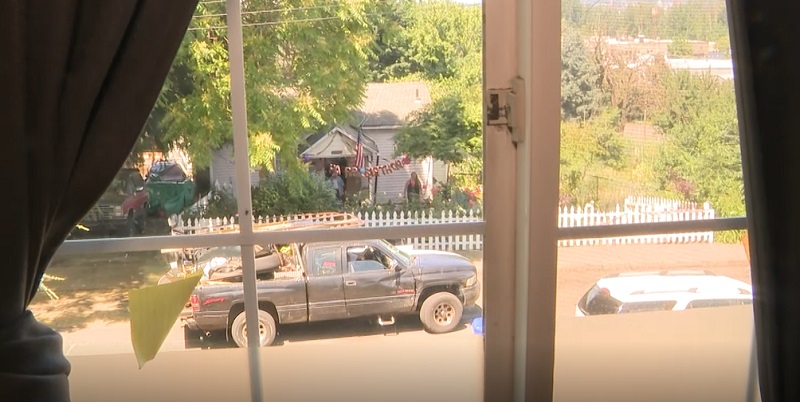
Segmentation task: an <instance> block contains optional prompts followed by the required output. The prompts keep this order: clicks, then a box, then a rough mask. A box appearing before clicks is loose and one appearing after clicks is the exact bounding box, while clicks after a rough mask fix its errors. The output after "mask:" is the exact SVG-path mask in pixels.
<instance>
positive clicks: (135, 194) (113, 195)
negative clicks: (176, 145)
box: [71, 168, 149, 237]
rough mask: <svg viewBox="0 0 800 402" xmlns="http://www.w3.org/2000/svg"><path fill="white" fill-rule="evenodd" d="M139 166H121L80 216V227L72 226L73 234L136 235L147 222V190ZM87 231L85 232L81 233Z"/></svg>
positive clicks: (94, 235)
mask: <svg viewBox="0 0 800 402" xmlns="http://www.w3.org/2000/svg"><path fill="white" fill-rule="evenodd" d="M144 186H145V183H144V179H143V178H142V175H141V174H140V173H139V170H137V169H134V168H123V169H121V170H120V171H119V172H118V173H117V175H116V176H115V177H114V180H113V181H112V182H111V185H110V186H109V187H108V189H107V190H106V191H105V192H104V193H103V195H102V197H101V198H100V200H99V201H98V202H97V203H96V204H95V205H94V207H92V209H91V210H90V211H89V213H87V214H86V216H85V217H84V218H83V219H82V220H81V222H80V224H81V226H83V227H84V228H85V229H84V230H73V233H71V235H72V236H74V237H86V236H93V237H98V236H109V235H123V236H138V235H140V234H142V233H143V232H144V230H145V225H146V222H147V208H148V203H149V197H148V193H147V191H146V190H145V188H144ZM84 232H87V233H84Z"/></svg>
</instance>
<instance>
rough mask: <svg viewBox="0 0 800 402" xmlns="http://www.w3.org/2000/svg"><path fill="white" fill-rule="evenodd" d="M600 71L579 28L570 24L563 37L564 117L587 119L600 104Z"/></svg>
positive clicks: (562, 107)
mask: <svg viewBox="0 0 800 402" xmlns="http://www.w3.org/2000/svg"><path fill="white" fill-rule="evenodd" d="M599 78H600V74H599V69H598V67H597V65H595V64H594V63H593V62H592V60H591V59H590V58H589V56H588V54H587V50H586V44H585V43H584V39H583V38H582V36H581V35H580V33H579V32H578V30H577V28H576V27H574V26H571V25H567V26H566V27H565V28H564V29H563V30H562V34H561V117H562V118H563V119H566V120H570V119H588V118H591V117H592V115H593V114H594V113H595V112H596V111H597V109H598V107H599V105H600V102H601V95H602V94H601V93H600V91H599V90H598V83H599Z"/></svg>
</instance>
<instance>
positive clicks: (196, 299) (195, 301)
mask: <svg viewBox="0 0 800 402" xmlns="http://www.w3.org/2000/svg"><path fill="white" fill-rule="evenodd" d="M189 302H191V303H192V311H200V296H198V295H196V294H193V295H192V297H191V298H189Z"/></svg>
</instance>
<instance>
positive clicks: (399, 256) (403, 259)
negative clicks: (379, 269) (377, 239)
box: [381, 240, 411, 267]
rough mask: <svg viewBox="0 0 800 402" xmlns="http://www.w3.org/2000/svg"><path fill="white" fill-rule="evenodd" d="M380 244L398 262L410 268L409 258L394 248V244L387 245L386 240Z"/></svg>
mask: <svg viewBox="0 0 800 402" xmlns="http://www.w3.org/2000/svg"><path fill="white" fill-rule="evenodd" d="M381 244H383V245H384V246H385V247H386V248H387V249H389V251H390V252H391V253H392V254H393V255H394V256H395V257H396V258H397V259H398V260H399V261H398V262H399V263H401V264H403V265H405V266H407V267H409V266H411V256H410V255H408V254H406V253H405V252H404V251H403V250H400V249H399V248H397V247H395V246H394V244H392V243H389V242H388V241H386V240H381Z"/></svg>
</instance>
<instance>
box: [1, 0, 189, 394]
mask: <svg viewBox="0 0 800 402" xmlns="http://www.w3.org/2000/svg"><path fill="white" fill-rule="evenodd" d="M196 4H197V0H150V1H145V0H141V1H135V0H126V1H123V0H118V1H112V0H103V1H78V0H72V1H69V0H59V1H29V0H8V1H2V2H0V138H1V139H2V142H0V178H1V180H0V188H2V193H1V194H2V195H0V211H1V212H0V234H2V236H0V244H2V246H0V247H2V253H0V258H2V265H0V272H1V273H2V277H0V399H2V400H30V401H67V400H69V387H68V382H67V376H68V374H69V370H70V366H69V363H68V362H67V360H66V359H65V358H64V355H63V353H62V349H61V348H62V343H61V336H60V335H59V334H58V333H56V332H55V331H53V330H52V329H50V328H48V327H47V326H45V325H43V324H40V323H39V322H37V321H36V320H35V318H34V317H33V316H32V314H31V313H30V311H28V310H27V306H28V304H29V303H30V301H31V299H32V298H33V296H34V294H35V293H36V290H37V288H38V284H39V281H40V280H41V277H42V275H43V273H44V271H45V268H46V267H47V265H48V263H49V261H50V259H51V257H52V256H53V254H54V252H55V251H56V249H57V248H58V247H59V245H60V244H61V243H62V241H63V240H64V239H65V237H66V235H67V233H68V232H69V231H70V229H71V228H73V227H74V225H75V224H76V223H77V222H78V221H79V220H80V218H82V216H83V215H84V214H85V213H86V212H87V211H88V210H89V208H90V207H91V206H92V205H93V204H94V203H95V202H96V201H97V199H98V198H99V197H100V195H101V193H102V192H103V191H104V190H105V188H106V187H107V186H108V185H109V184H110V183H111V180H112V179H113V177H114V175H115V174H116V172H117V170H118V169H119V168H120V167H121V166H122V164H123V163H124V161H125V159H126V157H127V156H128V153H129V152H130V150H131V148H132V147H133V144H134V142H135V140H136V138H137V136H138V134H139V133H140V131H141V129H142V127H143V126H144V123H145V121H146V119H147V116H148V115H149V113H150V110H151V108H152V107H153V105H154V103H155V100H156V98H157V96H158V93H159V91H160V89H161V86H162V85H163V82H164V79H165V77H166V75H167V73H168V72H169V68H170V65H171V64H172V60H173V58H174V57H175V54H176V52H177V49H178V46H179V45H180V42H181V40H182V38H183V36H184V34H185V32H186V28H187V26H188V24H189V21H190V20H191V16H192V14H193V12H194V9H195V6H196Z"/></svg>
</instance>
